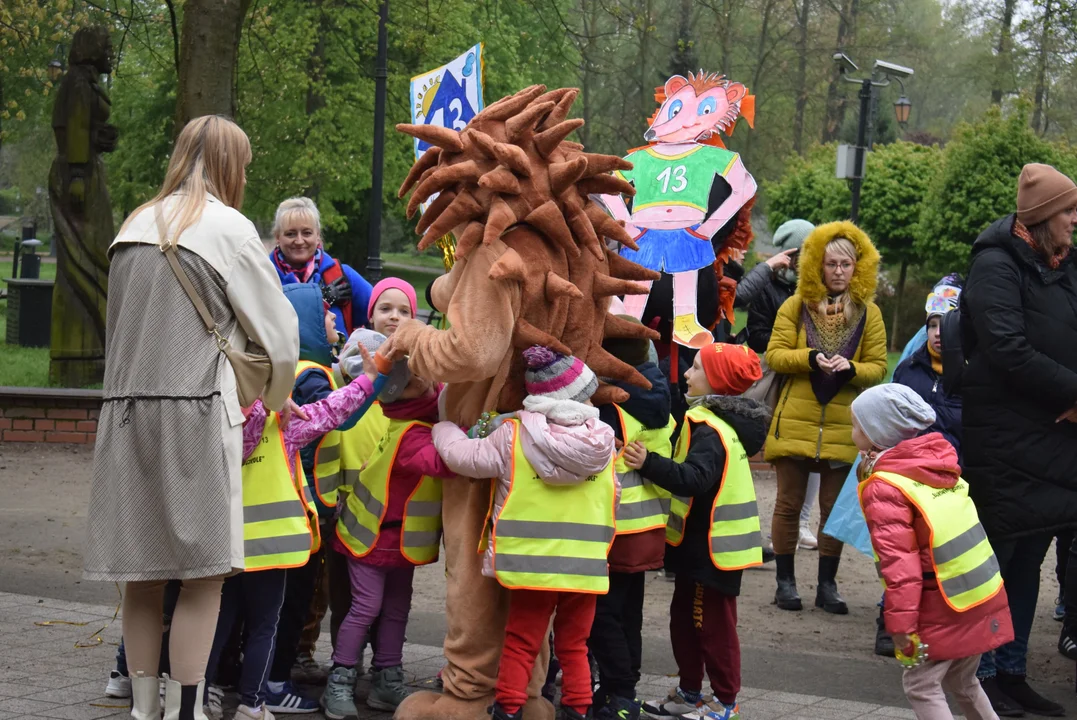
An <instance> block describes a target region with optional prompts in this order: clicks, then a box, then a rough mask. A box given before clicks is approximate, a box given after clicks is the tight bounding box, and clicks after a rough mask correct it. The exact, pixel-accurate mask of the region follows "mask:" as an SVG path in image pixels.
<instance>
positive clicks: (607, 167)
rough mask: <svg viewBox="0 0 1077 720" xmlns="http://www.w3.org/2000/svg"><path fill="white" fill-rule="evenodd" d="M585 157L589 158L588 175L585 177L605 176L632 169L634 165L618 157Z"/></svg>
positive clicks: (589, 154)
mask: <svg viewBox="0 0 1077 720" xmlns="http://www.w3.org/2000/svg"><path fill="white" fill-rule="evenodd" d="M583 156H584V157H585V158H587V175H586V176H585V177H593V176H595V175H605V174H606V173H608V172H612V171H614V170H631V169H632V163H630V162H628V161H627V160H625V159H624V158H619V157H617V156H616V155H600V154H598V153H584V154H583Z"/></svg>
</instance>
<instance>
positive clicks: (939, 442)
mask: <svg viewBox="0 0 1077 720" xmlns="http://www.w3.org/2000/svg"><path fill="white" fill-rule="evenodd" d="M935 419H936V418H935V411H934V410H932V408H931V406H930V405H928V404H927V403H926V402H925V401H924V400H923V399H922V398H921V397H920V396H919V395H918V394H916V392H915V391H913V390H912V389H910V388H908V387H906V386H905V385H898V384H890V385H879V386H877V387H874V388H871V389H869V390H865V391H864V392H863V393H861V394H860V396H859V397H857V398H856V400H854V401H853V404H852V421H853V442H855V443H856V446H857V448H858V449H859V450H860V453H861V463H860V469H859V473H860V479H861V482H860V485H859V488H858V491H859V496H860V504H861V507H862V508H863V510H864V518H865V519H866V520H867V523H868V530H869V532H870V533H871V545H872V548H873V549H874V551H875V555H876V560H875V564H876V567H877V569H878V571H879V577H880V578H881V579H882V581H883V587H884V588H885V589H886V599H885V606H884V608H883V622H884V624H885V626H886V630H887V632H889V633H890V635H891V637H892V638H893V639H894V647H895V648H896V649H897V650H898V651H900V652H902V653H903V654H904V655H905V656H907V657H916V648H917V646H920V647H922V648H923V651H924V653H923V654H924V655H926V657H921V658H920V660H921V661H920V662H919V663H918V664H916V665H914V666H912V667H907V668H906V671H905V674H904V676H903V680H902V682H903V685H904V687H905V696H906V697H907V698H908V700H909V704H910V705H912V709H913V712H914V713H916V717H917V718H918V719H919V720H952V718H953V715H952V714H951V713H950V709H949V707H948V705H947V703H946V694H945V692H944V690H949V691H950V693H952V694H953V696H954V699H955V700H956V701H957V703H958V705H959V706H960V707H961V710H962V712H963V713H964V715H965V717H966V718H968V719H969V720H989V719H990V720H994V719H995V718H997V717H998V716H997V715H996V713H995V711H994V710H993V709H992V707H991V700H990V698H989V692H985V690H987V689H988V688H987V687H985V686H984V685H981V683H980V681H979V680H977V679H976V670H977V667H978V666H979V665H980V656H981V654H983V653H989V652H991V651H992V650H994V649H995V648H998V647H1000V646H1002V645H1004V644H1006V643H1007V642H1010V641H1011V640H1013V637H1014V631H1013V623H1012V621H1011V619H1010V611H1009V604H1008V602H1007V599H1006V589H1005V588H1004V587H1003V583H1002V576H1001V575H1000V573H999V564H998V560H997V559H996V558H995V554H994V551H993V550H992V549H991V543H990V542H989V541H988V539H987V535H986V533H985V532H984V529H983V527H982V526H981V525H980V519H979V516H978V515H977V514H976V506H975V505H974V504H973V502H972V500H970V499H969V492H968V491H969V487H968V484H967V483H966V482H965V481H964V480H962V479H961V477H960V473H961V467H960V466H959V465H958V464H957V451H956V450H955V449H954V447H953V445H951V444H950V443H949V442H948V441H947V440H946V438H945V437H943V435H942V434H940V433H937V432H933V433H928V434H926V435H921V433H923V432H924V431H925V430H927V429H928V428H929V427H931V425H932V423H934V422H935ZM993 680H994V679H993V678H992V681H993ZM1021 680H1022V681H1023V680H1024V678H1021ZM985 685H986V682H985Z"/></svg>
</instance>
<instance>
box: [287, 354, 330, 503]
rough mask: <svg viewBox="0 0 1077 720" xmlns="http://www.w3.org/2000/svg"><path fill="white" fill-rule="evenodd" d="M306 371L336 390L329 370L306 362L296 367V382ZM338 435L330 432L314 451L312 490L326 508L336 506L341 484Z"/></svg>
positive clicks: (303, 361)
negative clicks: (311, 372)
mask: <svg viewBox="0 0 1077 720" xmlns="http://www.w3.org/2000/svg"><path fill="white" fill-rule="evenodd" d="M307 370H315V371H317V372H320V373H322V374H323V375H325V377H326V379H327V380H328V381H329V387H330V389H332V390H336V389H337V381H336V378H335V377H333V372H332V371H331V370H330V369H329V368H327V367H325V366H324V365H319V364H318V363H313V362H309V361H307V360H301V361H300V362H299V365H298V366H297V367H296V370H295V378H296V380H298V379H299V376H300V375H302V374H303V373H305V372H306V371H307ZM340 435H341V433H340V431H339V430H330V431H329V432H327V433H326V434H325V435H323V436H322V439H321V440H319V441H318V447H317V449H315V451H314V489H315V490H316V491H317V493H318V499H319V500H321V501H322V502H323V503H325V505H326V506H327V507H335V506H336V504H337V490H338V489H339V488H340V483H341V473H340ZM300 467H302V466H300ZM308 493H309V491H308Z"/></svg>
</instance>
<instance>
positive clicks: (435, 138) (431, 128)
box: [396, 123, 464, 152]
mask: <svg viewBox="0 0 1077 720" xmlns="http://www.w3.org/2000/svg"><path fill="white" fill-rule="evenodd" d="M396 129H397V130H399V131H400V132H402V133H404V134H405V135H411V136H412V137H413V138H417V139H419V140H422V141H423V142H427V143H430V144H431V145H434V146H436V147H439V148H444V149H445V150H449V151H451V152H462V151H463V149H464V143H463V141H462V140H460V133H458V132H456V131H455V130H450V129H449V128H446V127H441V126H440V125H407V124H404V123H401V124H400V125H397V126H396Z"/></svg>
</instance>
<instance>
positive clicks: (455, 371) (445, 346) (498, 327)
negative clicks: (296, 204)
mask: <svg viewBox="0 0 1077 720" xmlns="http://www.w3.org/2000/svg"><path fill="white" fill-rule="evenodd" d="M577 94H578V91H577V90H574V89H561V90H553V91H551V92H546V88H545V87H543V86H534V87H530V88H527V89H526V90H522V91H520V92H518V93H516V94H515V95H512V96H510V97H506V98H504V99H502V100H500V101H499V102H497V103H495V104H493V105H491V106H489V107H488V108H486V109H485V110H483V111H482V112H481V113H479V114H478V115H476V116H475V118H474V119H473V120H472V121H471V123H470V124H469V125H468V126H467V127H466V128H464V130H462V131H460V132H456V131H454V130H448V129H445V128H439V127H434V126H429V125H399V126H397V129H398V130H400V131H402V132H405V133H407V134H409V135H412V136H413V137H417V138H421V139H422V140H425V141H426V142H428V143H430V144H431V145H432V146H433V147H432V148H431V149H430V150H428V151H427V152H426V154H424V155H423V156H422V157H421V158H420V159H419V160H418V162H416V163H415V166H414V167H413V168H412V170H411V173H410V174H409V175H408V177H407V179H406V180H405V181H404V184H403V186H402V187H401V189H400V194H401V197H403V195H404V194H405V193H407V192H408V191H409V190H410V189H412V188H413V187H414V188H415V190H414V192H413V194H412V196H411V200H410V202H409V203H408V213H409V216H410V215H411V214H413V213H414V212H415V211H416V209H417V208H418V207H419V204H420V203H423V202H425V201H427V200H428V199H429V198H430V197H431V196H433V195H434V194H435V193H440V194H438V195H437V198H436V199H435V200H434V201H433V202H432V203H431V204H430V205H429V207H428V208H427V209H426V211H425V212H424V213H423V215H422V217H421V219H420V220H419V224H418V227H417V232H419V233H422V234H423V238H422V240H421V241H420V242H419V248H420V249H424V248H426V247H429V246H430V245H431V244H432V243H433V242H434V241H436V240H437V239H438V238H440V237H442V236H443V235H445V234H446V233H449V232H452V233H453V234H454V235H455V237H456V241H457V244H456V261H455V264H454V265H453V267H452V270H451V271H450V272H449V274H447V275H444V276H442V277H440V278H438V280H437V281H435V283H434V286H433V287H432V289H431V299H432V300H433V304H434V306H435V307H437V308H438V309H439V310H441V311H443V312H445V314H446V317H447V318H448V321H449V328H448V329H447V330H438V329H436V328H433V327H430V326H427V325H424V324H422V323H421V322H418V321H414V320H412V321H408V322H406V323H404V324H402V325H401V326H400V327H399V329H398V330H397V331H396V333H395V334H394V335H393V338H392V340H391V343H392V345H393V346H394V347H396V348H400V349H403V350H404V351H405V352H407V353H408V355H409V365H410V367H411V369H412V371H413V372H415V373H416V374H418V375H420V376H422V377H424V378H429V379H432V380H436V381H440V382H444V383H446V384H447V386H446V389H445V391H444V396H443V401H444V408H445V419H447V420H451V421H453V422H455V423H457V424H460V425H465V426H470V425H472V424H473V423H475V422H476V420H477V419H478V418H479V416H480V415H481V414H482V412H484V411H487V410H496V411H499V412H509V411H514V410H518V409H520V407H521V405H522V402H523V398H524V395H525V392H524V363H523V358H522V356H521V351H522V350H523V349H524V348H527V347H529V346H531V345H535V344H539V345H547V346H549V347H552V348H554V349H556V350H558V351H559V352H562V353H571V354H573V355H576V356H577V357H580V358H582V359H583V360H584V361H585V362H586V363H587V364H588V365H589V366H590V367H591V368H592V369H593V370H594V371H595V373H596V374H598V375H599V376H600V377H604V378H611V379H616V380H621V381H625V382H629V383H632V384H637V385H640V386H644V387H645V386H647V384H648V383H647V381H646V380H645V379H644V378H643V377H642V376H641V375H640V374H639V373H637V372H636V370H635V369H634V368H632V367H630V366H628V365H625V364H624V363H622V362H620V361H619V360H617V359H616V358H614V357H613V356H612V355H610V354H609V353H607V352H605V351H604V350H603V349H602V339H603V337H648V338H652V339H655V338H657V334H656V333H653V332H652V331H650V330H648V329H646V328H643V327H642V326H640V325H637V324H634V323H628V322H625V321H623V320H620V319H618V318H617V317H616V316H614V315H611V314H610V313H609V312H608V311H609V305H610V300H611V298H612V297H613V296H615V295H624V294H626V293H630V294H636V293H643V292H645V287H643V286H641V285H638V284H636V283H634V282H632V281H633V280H653V279H656V278H657V277H658V275H657V273H652V272H650V271H648V270H644V269H643V268H641V267H639V266H638V265H635V264H634V263H631V262H629V261H627V260H624V259H623V258H621V257H619V256H618V255H617V254H615V253H611V252H609V251H608V250H607V249H606V243H605V242H604V238H608V239H610V240H613V241H616V242H620V243H624V244H629V245H630V244H631V243H632V241H631V239H630V238H629V237H628V235H627V233H626V232H625V231H624V228H623V227H622V226H621V225H620V224H619V223H618V222H616V221H614V220H613V219H612V218H610V217H609V216H608V215H606V213H605V212H603V211H602V209H601V208H600V207H599V206H598V205H596V204H595V203H594V202H592V201H591V200H590V199H589V197H588V196H589V194H591V193H595V194H601V193H610V192H623V193H627V194H632V192H633V189H632V187H631V186H629V185H628V184H627V183H625V182H623V181H621V180H619V179H617V178H614V177H613V176H612V175H610V174H609V173H610V171H611V170H614V169H617V168H625V167H626V165H628V164H627V163H626V162H625V161H624V160H622V159H621V158H618V157H613V156H608V155H597V154H591V153H586V152H584V151H583V147H582V146H580V145H579V144H577V143H573V142H569V141H567V140H566V139H565V138H566V137H568V135H569V134H570V133H572V132H573V131H574V130H576V129H577V128H579V127H580V126H581V125H582V124H583V121H582V120H569V119H567V118H568V114H569V109H570V108H571V106H572V103H573V101H574V100H575V99H576V95H577ZM626 397H627V394H626V393H625V392H624V391H623V390H621V389H619V388H616V387H614V386H612V385H606V384H604V385H602V386H601V387H600V388H599V390H598V392H597V393H596V394H595V396H594V398H593V400H594V402H595V403H596V404H598V403H602V402H611V401H618V400H623V399H625V398H626ZM443 488H444V490H443V492H444V498H443V505H442V516H443V523H444V541H445V566H446V608H445V615H446V621H447V626H448V628H447V633H446V636H445V659H446V665H445V668H444V670H443V672H442V680H443V683H444V692H443V693H442V694H440V695H438V694H434V693H429V692H421V693H417V694H415V695H412V696H411V697H410V698H408V699H407V700H406V701H405V702H404V703H403V704H402V705H401V706H400V707H399V708H398V709H397V711H396V715H395V717H396V718H400V719H401V720H428V719H429V720H435V719H436V720H446V719H447V718H448V719H454V718H468V719H470V718H474V720H481V719H482V718H486V717H488V715H487V712H486V708H487V707H488V706H489V705H490V704H491V703H492V702H493V692H494V684H495V682H496V680H497V666H498V660H499V658H500V655H501V645H502V642H503V639H504V632H505V621H506V619H507V616H508V593H507V592H505V591H504V590H503V589H502V588H501V587H500V586H499V585H498V584H497V582H496V581H495V580H492V579H489V578H484V577H483V576H482V573H481V556H480V555H479V554H478V552H477V551H476V549H477V548H478V547H479V542H480V538H481V536H482V531H483V525H484V522H485V519H486V513H487V510H488V508H489V504H490V497H491V495H490V481H489V480H470V481H469V480H467V479H464V478H457V479H456V480H455V481H451V482H446V483H444V485H443ZM546 659H547V657H546V656H545V655H544V657H543V658H542V660H543V661H542V662H539V663H538V666H537V667H536V673H535V677H534V679H533V681H532V684H531V687H530V688H529V691H530V694H531V697H532V698H533V699H532V700H531V701H530V702H529V703H528V704H527V705H526V706H525V707H524V717H525V718H526V719H527V720H547V719H549V718H552V717H553V707H552V706H551V705H550V704H549V703H548V702H546V701H545V700H543V699H542V698H541V697H539V696H538V693H539V689H540V688H541V685H542V682H543V680H544V679H545V673H546V670H545V666H546V662H545V660H546Z"/></svg>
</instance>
